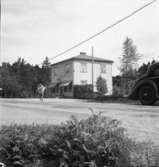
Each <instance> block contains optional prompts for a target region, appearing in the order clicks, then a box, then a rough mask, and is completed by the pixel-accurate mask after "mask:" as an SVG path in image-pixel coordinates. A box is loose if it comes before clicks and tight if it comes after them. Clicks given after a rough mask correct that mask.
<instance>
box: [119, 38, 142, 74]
mask: <svg viewBox="0 0 159 167" xmlns="http://www.w3.org/2000/svg"><path fill="white" fill-rule="evenodd" d="M139 59H140V55H139V53H138V51H137V47H136V45H134V44H133V40H132V39H131V38H128V37H127V38H126V40H125V41H124V43H123V55H122V58H121V67H120V72H121V75H122V76H127V77H132V76H133V75H134V72H135V69H136V68H137V67H138V60H139Z"/></svg>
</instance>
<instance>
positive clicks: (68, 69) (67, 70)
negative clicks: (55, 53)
mask: <svg viewBox="0 0 159 167" xmlns="http://www.w3.org/2000/svg"><path fill="white" fill-rule="evenodd" d="M65 71H66V73H69V72H70V65H69V64H66V66H65Z"/></svg>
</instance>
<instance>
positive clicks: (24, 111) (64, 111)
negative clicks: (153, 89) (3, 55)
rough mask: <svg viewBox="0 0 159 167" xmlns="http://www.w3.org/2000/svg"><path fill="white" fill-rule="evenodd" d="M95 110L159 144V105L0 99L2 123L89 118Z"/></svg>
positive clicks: (132, 134)
mask: <svg viewBox="0 0 159 167" xmlns="http://www.w3.org/2000/svg"><path fill="white" fill-rule="evenodd" d="M89 108H92V109H93V110H94V112H95V113H98V112H102V114H103V115H105V116H107V117H111V118H113V119H117V120H120V121H121V123H122V126H123V127H124V128H126V130H127V135H129V136H130V137H131V138H133V139H135V140H139V141H151V142H155V143H158V144H159V105H156V106H142V105H135V104H123V103H121V104H120V103H97V102H88V101H85V100H75V99H44V101H43V102H42V101H40V100H39V99H0V125H9V124H13V123H18V124H32V123H38V124H46V123H47V124H60V123H62V122H64V121H66V120H68V119H69V118H70V116H71V115H75V116H76V117H77V118H79V119H83V118H87V117H88V116H89V115H90V114H91V111H90V109H89Z"/></svg>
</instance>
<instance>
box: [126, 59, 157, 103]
mask: <svg viewBox="0 0 159 167" xmlns="http://www.w3.org/2000/svg"><path fill="white" fill-rule="evenodd" d="M129 98H130V99H134V100H140V102H141V103H142V104H143V105H152V104H154V103H155V102H156V100H159V62H158V63H154V64H152V65H151V66H150V67H149V68H148V70H147V72H146V74H145V75H143V76H142V77H141V78H139V79H138V80H137V81H136V83H135V85H134V88H133V90H132V93H131V94H130V96H129Z"/></svg>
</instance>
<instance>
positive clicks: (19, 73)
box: [0, 37, 156, 97]
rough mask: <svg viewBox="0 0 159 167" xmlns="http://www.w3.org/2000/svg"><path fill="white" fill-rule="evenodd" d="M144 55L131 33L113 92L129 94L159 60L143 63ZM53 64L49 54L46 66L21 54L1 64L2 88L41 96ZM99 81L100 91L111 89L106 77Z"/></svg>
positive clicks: (13, 94) (11, 94) (16, 93)
mask: <svg viewBox="0 0 159 167" xmlns="http://www.w3.org/2000/svg"><path fill="white" fill-rule="evenodd" d="M142 56H143V55H141V54H139V52H138V50H137V46H136V45H135V44H134V43H133V40H132V39H131V38H129V37H127V38H126V39H125V41H124V42H123V48H122V55H121V56H120V67H119V70H120V74H119V75H117V76H115V77H113V95H115V96H118V95H119V96H123V95H125V94H126V95H127V94H129V93H130V91H131V89H132V86H133V84H134V81H135V80H136V79H137V78H138V77H139V76H141V75H143V74H144V73H146V71H147V68H148V67H149V66H150V65H151V64H153V63H155V62H156V61H155V60H153V61H152V62H148V63H143V64H142V65H140V66H139V63H138V61H139V60H140V59H141V58H142ZM50 65H51V63H50V62H49V59H48V58H47V57H46V58H45V60H44V61H43V62H42V66H39V65H31V64H29V63H27V62H26V61H25V60H24V59H22V58H18V60H17V61H16V62H14V63H13V64H10V63H5V62H4V63H2V65H1V66H0V88H2V89H3V91H0V92H1V96H2V97H37V92H36V89H37V85H38V84H39V83H42V84H43V85H45V86H47V85H49V84H50V82H51V70H50ZM96 84H97V90H98V92H99V93H100V94H102V95H104V94H105V93H107V91H108V90H107V83H106V81H105V80H104V78H101V77H99V78H98V80H97V83H96ZM86 89H87V87H86ZM80 91H81V90H80Z"/></svg>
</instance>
